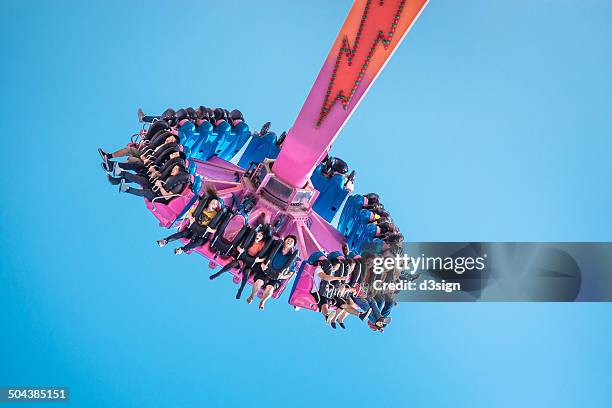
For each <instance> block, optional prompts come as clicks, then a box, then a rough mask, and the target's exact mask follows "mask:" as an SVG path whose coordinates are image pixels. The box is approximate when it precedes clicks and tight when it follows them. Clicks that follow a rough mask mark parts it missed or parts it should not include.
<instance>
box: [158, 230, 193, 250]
mask: <svg viewBox="0 0 612 408" xmlns="http://www.w3.org/2000/svg"><path fill="white" fill-rule="evenodd" d="M189 235H191V231H189V228H185V229H184V230H182V231H178V232H175V233H174V234H172V235H170V236H169V237H167V238H162V239H160V240H158V241H157V245H159V246H160V248H163V247H165V246H166V244H167V243H168V242H172V241H176V240H177V239H181V238H187V237H188V236H189Z"/></svg>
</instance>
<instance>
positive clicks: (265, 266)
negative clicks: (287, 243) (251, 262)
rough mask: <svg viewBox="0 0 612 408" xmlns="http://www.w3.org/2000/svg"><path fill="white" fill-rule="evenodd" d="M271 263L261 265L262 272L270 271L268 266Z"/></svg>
mask: <svg viewBox="0 0 612 408" xmlns="http://www.w3.org/2000/svg"><path fill="white" fill-rule="evenodd" d="M269 263H270V262H266V263H265V264H263V265H261V270H262V271H265V270H266V269H268V264H269Z"/></svg>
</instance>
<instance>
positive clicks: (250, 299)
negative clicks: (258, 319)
mask: <svg viewBox="0 0 612 408" xmlns="http://www.w3.org/2000/svg"><path fill="white" fill-rule="evenodd" d="M263 284H264V281H262V280H261V279H257V280H256V281H255V282H253V290H251V294H250V295H249V297H248V298H247V303H248V304H249V305H250V304H251V302H253V299H254V298H255V295H256V294H257V292H259V289H261V287H262V286H263Z"/></svg>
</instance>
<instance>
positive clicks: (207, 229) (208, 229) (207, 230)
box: [206, 227, 215, 233]
mask: <svg viewBox="0 0 612 408" xmlns="http://www.w3.org/2000/svg"><path fill="white" fill-rule="evenodd" d="M206 232H210V233H213V232H215V230H214V229H212V228H210V227H206Z"/></svg>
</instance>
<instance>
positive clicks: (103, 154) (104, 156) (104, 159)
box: [98, 147, 112, 162]
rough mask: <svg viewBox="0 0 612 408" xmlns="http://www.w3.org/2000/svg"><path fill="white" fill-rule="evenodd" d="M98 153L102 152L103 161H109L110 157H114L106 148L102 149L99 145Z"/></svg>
mask: <svg viewBox="0 0 612 408" xmlns="http://www.w3.org/2000/svg"><path fill="white" fill-rule="evenodd" d="M98 153H100V157H102V161H105V162H107V161H110V159H111V158H112V157H111V155H110V154H109V153H106V152H105V151H104V150H102V149H101V148H99V147H98Z"/></svg>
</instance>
